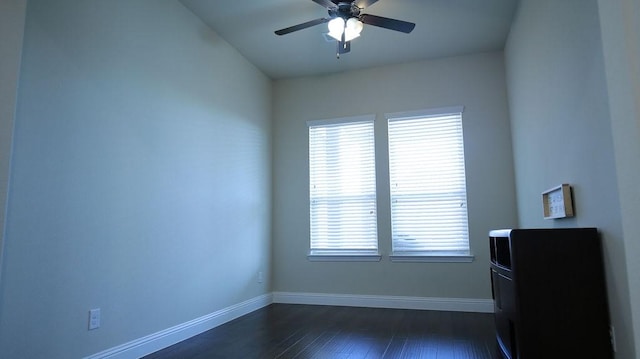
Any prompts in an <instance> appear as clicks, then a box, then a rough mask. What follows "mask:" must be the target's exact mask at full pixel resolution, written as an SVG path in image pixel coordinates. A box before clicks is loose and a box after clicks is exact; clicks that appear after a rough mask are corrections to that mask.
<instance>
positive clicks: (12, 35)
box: [0, 0, 27, 283]
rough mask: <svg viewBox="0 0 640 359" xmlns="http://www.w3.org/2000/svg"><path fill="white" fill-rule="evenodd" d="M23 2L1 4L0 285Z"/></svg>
mask: <svg viewBox="0 0 640 359" xmlns="http://www.w3.org/2000/svg"><path fill="white" fill-rule="evenodd" d="M26 6H27V1H26V0H3V1H0V44H2V46H0V283H1V279H2V257H3V247H4V246H3V244H4V229H5V217H6V216H5V210H6V203H7V192H8V190H9V169H10V162H11V148H12V136H13V123H14V118H15V112H16V98H17V88H18V77H19V76H18V74H19V72H20V56H21V54H22V37H23V35H24V19H25V12H26Z"/></svg>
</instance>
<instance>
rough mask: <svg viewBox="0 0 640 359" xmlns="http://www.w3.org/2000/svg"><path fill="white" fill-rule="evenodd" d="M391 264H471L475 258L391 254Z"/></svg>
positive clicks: (468, 256)
mask: <svg viewBox="0 0 640 359" xmlns="http://www.w3.org/2000/svg"><path fill="white" fill-rule="evenodd" d="M389 259H390V260H391V261H392V262H418V263H471V262H473V261H474V259H475V257H474V256H473V255H472V254H392V255H390V256H389Z"/></svg>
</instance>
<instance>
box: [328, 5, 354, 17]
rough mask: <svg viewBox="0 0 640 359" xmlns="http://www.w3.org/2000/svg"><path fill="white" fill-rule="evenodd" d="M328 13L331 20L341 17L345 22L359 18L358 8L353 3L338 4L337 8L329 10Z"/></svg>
mask: <svg viewBox="0 0 640 359" xmlns="http://www.w3.org/2000/svg"><path fill="white" fill-rule="evenodd" d="M328 11H329V16H331V18H336V17H341V18H343V19H345V20H347V19H350V18H352V17H358V16H360V8H359V7H358V6H357V5H356V4H355V2H340V3H338V7H336V8H330V9H329V10H328Z"/></svg>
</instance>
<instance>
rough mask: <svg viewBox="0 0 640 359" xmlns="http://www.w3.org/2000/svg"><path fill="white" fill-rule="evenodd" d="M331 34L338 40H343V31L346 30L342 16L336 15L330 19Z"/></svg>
mask: <svg viewBox="0 0 640 359" xmlns="http://www.w3.org/2000/svg"><path fill="white" fill-rule="evenodd" d="M328 27H329V36H331V37H333V38H334V39H336V40H338V41H342V33H343V32H344V31H345V22H344V19H343V18H341V17H336V18H334V19H332V20H331V21H329V24H328Z"/></svg>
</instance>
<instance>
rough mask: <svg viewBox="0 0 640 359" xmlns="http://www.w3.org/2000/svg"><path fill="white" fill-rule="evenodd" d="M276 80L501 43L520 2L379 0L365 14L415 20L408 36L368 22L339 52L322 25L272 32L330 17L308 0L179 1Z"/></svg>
mask: <svg viewBox="0 0 640 359" xmlns="http://www.w3.org/2000/svg"><path fill="white" fill-rule="evenodd" d="M181 1H182V3H184V4H185V6H187V8H189V9H190V10H191V11H193V12H194V13H195V14H196V15H197V16H198V17H200V18H201V19H202V20H203V21H204V22H205V23H206V24H207V25H209V26H210V27H211V28H212V29H213V30H214V31H215V32H216V33H217V34H218V35H220V36H221V37H222V38H224V39H225V40H226V41H227V42H229V43H230V44H231V45H232V46H234V47H235V48H236V49H237V50H238V51H239V52H240V53H242V55H244V56H245V57H246V58H247V59H249V61H251V62H252V63H253V64H254V65H255V66H257V67H258V68H259V69H260V70H262V71H263V72H264V73H265V74H267V75H268V76H269V77H271V78H274V79H280V78H287V77H297V76H307V75H319V74H327V73H335V72H341V71H348V70H354V69H358V68H365V67H372V66H379V65H387V64H394V63H403V62H412V61H418V60H422V59H428V58H438V57H448V56H456V55H463V54H469V53H476V52H486V51H495V50H501V49H503V47H504V43H505V41H506V38H507V35H508V33H509V28H510V25H511V22H512V20H513V16H514V13H515V10H516V7H517V3H518V0H379V1H378V2H376V3H375V4H373V5H371V6H370V7H369V8H366V9H364V11H362V13H365V14H373V15H378V16H384V17H390V18H394V19H398V20H404V21H409V22H413V23H415V24H416V28H415V30H413V32H412V33H410V34H404V33H401V32H396V31H391V30H386V29H382V28H378V27H375V26H370V25H365V27H364V30H363V31H362V36H360V38H358V39H355V40H354V41H352V43H351V52H350V53H347V54H344V55H342V56H341V57H340V59H337V58H336V43H335V42H328V41H327V40H325V37H324V36H323V33H326V32H327V27H326V24H321V25H317V26H314V27H311V28H308V29H304V30H300V31H298V32H294V33H291V34H287V35H284V36H277V35H275V34H274V31H275V30H279V29H282V28H286V27H289V26H292V25H297V24H299V23H303V22H306V21H309V20H314V19H318V18H322V17H326V16H327V12H326V10H325V9H324V8H323V7H322V6H320V5H318V4H316V3H314V2H313V1H312V0H181Z"/></svg>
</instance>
